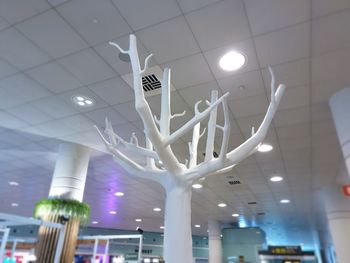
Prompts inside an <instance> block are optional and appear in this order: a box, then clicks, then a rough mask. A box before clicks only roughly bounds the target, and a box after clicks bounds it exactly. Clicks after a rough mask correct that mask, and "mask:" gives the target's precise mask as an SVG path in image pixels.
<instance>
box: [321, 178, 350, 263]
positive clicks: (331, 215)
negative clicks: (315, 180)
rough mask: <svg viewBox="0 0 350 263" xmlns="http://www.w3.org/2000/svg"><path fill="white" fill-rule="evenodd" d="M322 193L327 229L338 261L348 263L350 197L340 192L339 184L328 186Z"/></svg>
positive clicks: (349, 257) (349, 254)
mask: <svg viewBox="0 0 350 263" xmlns="http://www.w3.org/2000/svg"><path fill="white" fill-rule="evenodd" d="M324 193H325V195H324V196H325V205H326V212H327V217H328V223H329V230H330V232H331V236H332V239H333V244H334V247H335V251H336V254H337V260H338V263H348V262H349V259H350V249H349V238H350V198H348V197H345V196H344V195H343V194H342V188H341V186H339V185H333V186H330V187H328V188H327V189H326V190H325V192H324Z"/></svg>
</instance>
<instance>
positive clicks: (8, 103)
mask: <svg viewBox="0 0 350 263" xmlns="http://www.w3.org/2000/svg"><path fill="white" fill-rule="evenodd" d="M26 101H27V100H26V99H25V98H23V97H18V96H17V95H16V94H14V93H12V92H11V91H9V90H7V89H4V88H0V109H7V108H10V107H14V106H18V105H20V104H23V103H25V102H26Z"/></svg>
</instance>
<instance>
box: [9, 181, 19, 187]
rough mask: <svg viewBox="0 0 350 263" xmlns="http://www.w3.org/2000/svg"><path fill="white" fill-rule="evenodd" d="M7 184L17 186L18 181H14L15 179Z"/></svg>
mask: <svg viewBox="0 0 350 263" xmlns="http://www.w3.org/2000/svg"><path fill="white" fill-rule="evenodd" d="M9 185H11V186H19V183H17V182H15V181H10V182H9Z"/></svg>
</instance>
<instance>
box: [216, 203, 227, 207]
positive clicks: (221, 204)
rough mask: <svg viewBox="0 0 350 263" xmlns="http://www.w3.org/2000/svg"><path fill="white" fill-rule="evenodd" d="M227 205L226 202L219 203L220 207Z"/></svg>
mask: <svg viewBox="0 0 350 263" xmlns="http://www.w3.org/2000/svg"><path fill="white" fill-rule="evenodd" d="M226 206H227V204H225V203H220V204H218V207H226Z"/></svg>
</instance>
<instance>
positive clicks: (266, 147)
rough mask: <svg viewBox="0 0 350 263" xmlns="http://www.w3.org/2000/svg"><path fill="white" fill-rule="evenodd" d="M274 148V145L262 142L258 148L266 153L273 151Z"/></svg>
mask: <svg viewBox="0 0 350 263" xmlns="http://www.w3.org/2000/svg"><path fill="white" fill-rule="evenodd" d="M272 149H273V147H272V145H270V144H261V145H260V146H259V148H258V151H259V152H262V153H265V152H269V151H271V150H272Z"/></svg>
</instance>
